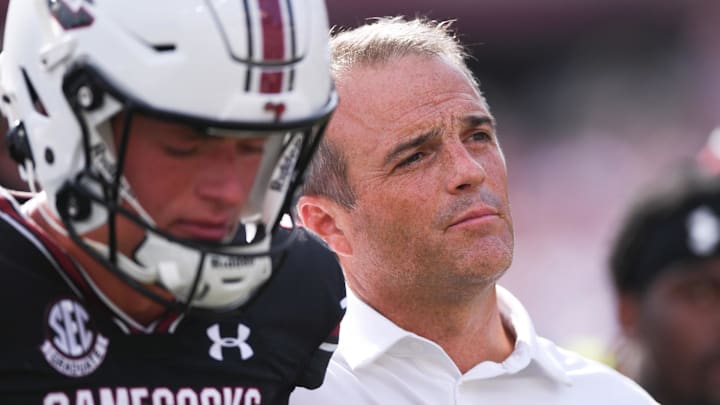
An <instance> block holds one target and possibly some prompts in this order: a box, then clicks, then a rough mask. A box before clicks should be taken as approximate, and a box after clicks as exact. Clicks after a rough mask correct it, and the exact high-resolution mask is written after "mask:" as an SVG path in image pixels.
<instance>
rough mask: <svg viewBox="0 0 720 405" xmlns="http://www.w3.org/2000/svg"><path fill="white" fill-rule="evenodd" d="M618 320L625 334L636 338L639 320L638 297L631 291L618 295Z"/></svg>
mask: <svg viewBox="0 0 720 405" xmlns="http://www.w3.org/2000/svg"><path fill="white" fill-rule="evenodd" d="M617 305H618V306H617V311H618V321H619V323H620V327H621V328H622V331H623V333H624V334H625V336H627V337H629V338H636V337H637V335H638V333H639V332H638V328H639V326H638V322H639V321H640V297H638V296H636V295H635V294H632V293H620V294H619V295H618V304H617Z"/></svg>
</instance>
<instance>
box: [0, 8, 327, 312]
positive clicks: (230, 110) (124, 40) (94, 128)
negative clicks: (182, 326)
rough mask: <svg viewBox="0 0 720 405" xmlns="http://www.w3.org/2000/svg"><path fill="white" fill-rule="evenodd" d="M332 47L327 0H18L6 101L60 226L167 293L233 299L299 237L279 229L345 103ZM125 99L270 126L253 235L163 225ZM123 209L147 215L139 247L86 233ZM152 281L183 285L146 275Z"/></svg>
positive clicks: (11, 22)
mask: <svg viewBox="0 0 720 405" xmlns="http://www.w3.org/2000/svg"><path fill="white" fill-rule="evenodd" d="M329 55H330V54H329V50H328V23H327V15H326V10H325V6H324V2H323V0H245V1H224V0H153V1H133V0H122V1H120V0H115V1H109V0H13V1H11V2H10V5H9V9H8V14H7V20H6V30H5V37H4V45H3V52H2V54H1V55H0V91H1V93H2V94H1V95H2V101H1V102H0V105H1V107H2V110H3V112H4V113H5V115H6V117H7V118H8V120H9V123H10V128H11V130H10V132H9V133H8V141H9V145H10V149H11V153H12V155H13V157H14V158H15V160H17V161H18V163H19V165H20V171H21V175H23V176H24V177H25V179H26V181H27V182H28V184H29V185H30V186H31V187H33V186H34V185H35V184H36V183H37V184H39V185H40V187H41V188H42V190H43V191H44V192H45V193H47V197H48V201H49V203H50V204H49V205H50V207H51V208H52V210H53V214H54V215H55V216H57V217H59V218H61V220H62V227H61V230H62V231H63V232H66V233H67V234H68V235H69V236H70V237H71V238H73V239H74V240H75V242H76V243H78V244H79V245H80V246H82V247H83V248H84V249H85V250H86V252H88V253H89V254H90V255H91V256H93V257H94V258H95V259H97V260H100V261H102V262H103V263H104V264H105V265H106V266H107V267H108V268H109V269H110V270H111V271H114V272H115V273H117V274H118V275H119V276H120V277H122V278H123V280H125V281H126V282H127V283H128V284H130V285H132V286H133V287H135V288H138V289H140V290H141V291H142V292H143V293H144V294H145V295H147V296H149V297H151V298H153V299H155V300H158V301H161V302H163V303H164V304H166V305H169V306H173V307H178V308H180V307H182V309H186V308H187V307H190V306H192V307H198V308H206V309H229V308H233V307H236V306H238V305H241V304H243V303H244V302H246V301H247V300H248V299H249V298H250V297H251V296H252V295H253V293H254V292H255V291H256V290H257V288H258V287H259V286H261V285H262V284H263V283H264V282H266V281H267V279H268V278H269V277H270V275H271V273H272V265H271V257H270V255H272V254H274V253H276V252H277V251H279V250H282V248H284V247H287V246H286V245H287V244H285V246H281V247H278V246H275V245H273V246H271V243H270V242H271V240H270V239H271V235H272V233H273V232H274V230H275V229H276V228H277V226H278V223H279V220H280V216H281V214H282V213H283V212H287V211H286V210H288V208H289V207H290V204H291V203H292V202H293V200H294V198H293V197H294V194H295V192H296V189H297V188H298V187H299V185H300V184H301V182H302V177H303V172H304V170H305V167H306V165H307V164H308V162H309V160H310V159H311V157H312V154H313V152H314V150H315V147H316V146H317V143H318V142H319V139H320V137H321V136H322V132H323V130H324V127H325V125H326V123H327V120H328V119H329V116H330V114H331V113H332V111H333V110H334V108H335V106H336V104H337V98H336V95H335V91H334V88H333V84H332V81H331V78H330V72H329V57H330V56H329ZM121 112H122V113H124V114H125V117H126V120H128V121H129V119H131V118H128V117H132V115H133V114H135V113H143V114H148V115H151V116H155V117H160V118H163V119H169V120H177V121H178V122H183V123H187V124H191V125H193V126H195V127H198V128H202V129H204V130H205V132H206V133H207V134H208V135H209V136H210V135H217V134H218V133H220V134H223V135H224V136H232V134H235V133H239V132H238V131H244V132H243V133H247V131H252V132H253V133H260V134H262V135H264V136H265V135H266V136H267V137H268V141H267V143H266V146H265V148H264V154H263V157H262V163H261V166H260V169H259V170H258V174H257V176H256V179H255V182H254V184H253V188H252V191H251V193H250V197H249V200H248V201H247V202H246V203H245V205H244V206H243V208H242V214H241V216H240V218H238V229H239V235H242V236H241V237H237V238H235V239H234V240H233V241H230V242H227V243H205V242H197V241H189V240H179V239H177V238H174V237H172V236H171V235H168V234H166V233H164V232H163V231H161V230H158V229H157V228H156V227H155V226H154V222H153V219H152V218H151V217H150V216H149V215H148V214H147V213H146V211H145V210H144V209H143V208H142V206H141V205H140V204H139V202H138V201H137V200H136V199H135V198H134V196H133V193H132V189H131V185H129V184H128V183H127V181H126V180H125V179H124V178H123V176H122V173H121V169H122V167H123V161H124V158H125V156H124V151H122V147H121V148H120V151H115V147H114V145H113V142H112V129H111V127H110V119H111V118H112V117H114V116H115V115H116V114H118V113H121ZM128 125H129V124H128ZM123 136H124V137H127V136H128V128H126V129H125V130H124V131H123ZM121 144H122V142H121ZM168 198H172V196H168ZM121 202H123V203H125V205H128V204H129V205H130V206H131V207H133V209H132V210H127V209H123V208H122V207H121V204H120V203H121ZM118 215H120V216H124V217H126V218H129V219H130V220H132V221H133V222H135V223H137V224H138V225H140V226H142V227H144V228H145V233H146V235H145V240H144V242H142V244H141V245H140V247H139V248H138V249H137V251H136V253H135V255H134V257H132V258H130V257H125V256H123V255H122V254H120V253H119V252H118V251H117V247H116V246H115V243H113V240H114V237H112V236H111V237H110V242H108V244H107V245H106V244H101V243H98V242H97V241H94V240H91V239H89V238H86V237H84V236H83V235H84V234H85V233H87V232H89V231H92V230H94V229H97V228H98V227H100V226H103V225H106V224H108V223H109V222H110V221H114V218H115V217H116V216H118ZM151 283H158V284H160V285H162V286H164V287H165V288H166V289H167V290H169V291H170V292H172V293H173V294H174V296H175V299H176V300H175V301H173V302H169V301H167V300H163V299H162V298H160V297H159V296H158V295H157V294H154V293H152V292H150V291H148V290H147V289H145V288H143V287H142V285H143V284H151Z"/></svg>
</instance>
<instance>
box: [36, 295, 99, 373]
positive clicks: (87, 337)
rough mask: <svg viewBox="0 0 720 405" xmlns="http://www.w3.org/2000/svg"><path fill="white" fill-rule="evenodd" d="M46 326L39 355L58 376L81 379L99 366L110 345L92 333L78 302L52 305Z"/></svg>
mask: <svg viewBox="0 0 720 405" xmlns="http://www.w3.org/2000/svg"><path fill="white" fill-rule="evenodd" d="M47 326H48V332H47V339H46V340H45V342H43V344H42V346H41V347H40V351H41V352H42V354H43V356H45V360H47V362H48V364H50V365H51V366H52V367H53V368H54V369H55V370H57V371H58V372H59V373H61V374H64V375H66V376H68V377H84V376H86V375H89V374H91V373H92V372H93V371H95V370H96V369H97V368H98V367H99V366H100V364H102V362H103V360H104V359H105V354H106V353H107V349H108V345H109V343H110V341H109V340H108V339H107V338H106V337H105V336H103V335H101V334H99V333H96V332H94V331H93V330H92V328H91V327H92V323H91V320H90V315H89V314H88V313H87V311H86V310H85V308H84V307H83V306H82V305H81V304H80V303H79V302H77V301H75V300H73V299H69V298H68V299H62V300H60V301H58V302H56V303H55V304H53V305H52V307H51V308H50V310H49V311H48V315H47Z"/></svg>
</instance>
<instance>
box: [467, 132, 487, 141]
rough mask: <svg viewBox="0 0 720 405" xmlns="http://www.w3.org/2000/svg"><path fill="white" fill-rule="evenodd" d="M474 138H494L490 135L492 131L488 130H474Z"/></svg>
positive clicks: (485, 139) (483, 139) (475, 139)
mask: <svg viewBox="0 0 720 405" xmlns="http://www.w3.org/2000/svg"><path fill="white" fill-rule="evenodd" d="M472 140H473V141H490V140H492V136H491V135H490V133H488V132H486V131H477V132H473V134H472Z"/></svg>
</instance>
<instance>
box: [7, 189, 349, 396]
mask: <svg viewBox="0 0 720 405" xmlns="http://www.w3.org/2000/svg"><path fill="white" fill-rule="evenodd" d="M7 197H8V196H7V195H6V194H5V193H4V192H3V190H2V189H0V325H1V326H0V328H1V330H2V332H1V333H0V404H3V405H4V404H8V405H19V404H43V405H81V404H82V405H100V404H102V405H111V404H112V405H121V404H122V405H256V404H263V405H265V404H285V403H287V398H288V396H289V394H290V392H291V391H292V389H293V388H294V387H295V386H305V387H317V386H319V385H320V384H321V382H322V380H323V378H324V374H325V368H326V366H327V363H328V361H329V358H330V355H331V354H332V351H333V350H334V348H335V345H336V343H337V325H338V323H339V321H340V318H341V317H342V314H343V312H344V308H343V307H342V306H343V305H344V297H345V289H344V283H343V279H342V274H341V272H340V268H339V266H338V265H337V263H336V261H335V258H334V257H333V256H332V254H331V253H330V252H329V251H328V250H326V249H325V248H324V247H323V246H321V245H320V243H319V242H317V241H316V240H314V239H313V238H311V237H310V236H309V235H308V234H303V235H302V236H301V240H299V241H298V242H297V243H296V244H295V245H294V246H293V247H292V248H291V250H290V251H289V253H288V256H287V257H286V259H285V260H284V264H283V265H282V266H281V268H280V269H279V270H276V271H277V274H276V275H275V276H274V277H273V278H271V279H270V281H269V284H268V285H267V286H266V287H264V288H263V289H262V290H261V292H260V293H259V295H258V296H257V297H255V299H253V300H252V301H251V303H249V304H248V305H246V307H245V308H243V311H242V312H239V313H238V314H236V315H234V316H232V317H229V318H228V317H227V316H225V317H220V316H218V317H217V318H216V319H210V318H206V317H197V316H193V315H185V316H183V315H180V314H176V313H169V314H167V315H166V316H165V317H163V318H161V319H159V320H158V321H157V322H155V323H154V324H153V325H151V326H150V327H148V328H146V329H144V330H143V328H142V327H140V326H138V325H133V324H132V322H131V321H128V320H124V319H123V317H122V315H121V313H120V312H119V311H115V310H113V309H112V308H111V306H110V305H108V304H107V303H106V301H104V300H103V298H102V296H101V294H99V293H98V292H97V291H96V290H94V289H93V286H92V284H91V282H90V281H89V280H88V279H87V278H86V277H85V276H84V273H83V272H82V270H81V269H79V268H78V266H77V265H76V264H75V263H74V262H73V261H72V260H71V259H70V258H69V257H68V256H67V255H65V254H64V253H63V252H62V251H61V250H60V249H59V248H58V247H57V246H56V245H54V244H53V243H52V241H50V240H49V239H48V238H47V237H46V236H44V233H43V232H41V231H39V229H38V228H36V227H34V226H33V225H31V224H29V223H28V222H27V220H26V218H25V217H24V216H23V215H22V214H21V213H20V212H19V210H18V206H17V205H16V204H14V202H13V201H11V200H10V199H8V198H7Z"/></svg>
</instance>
